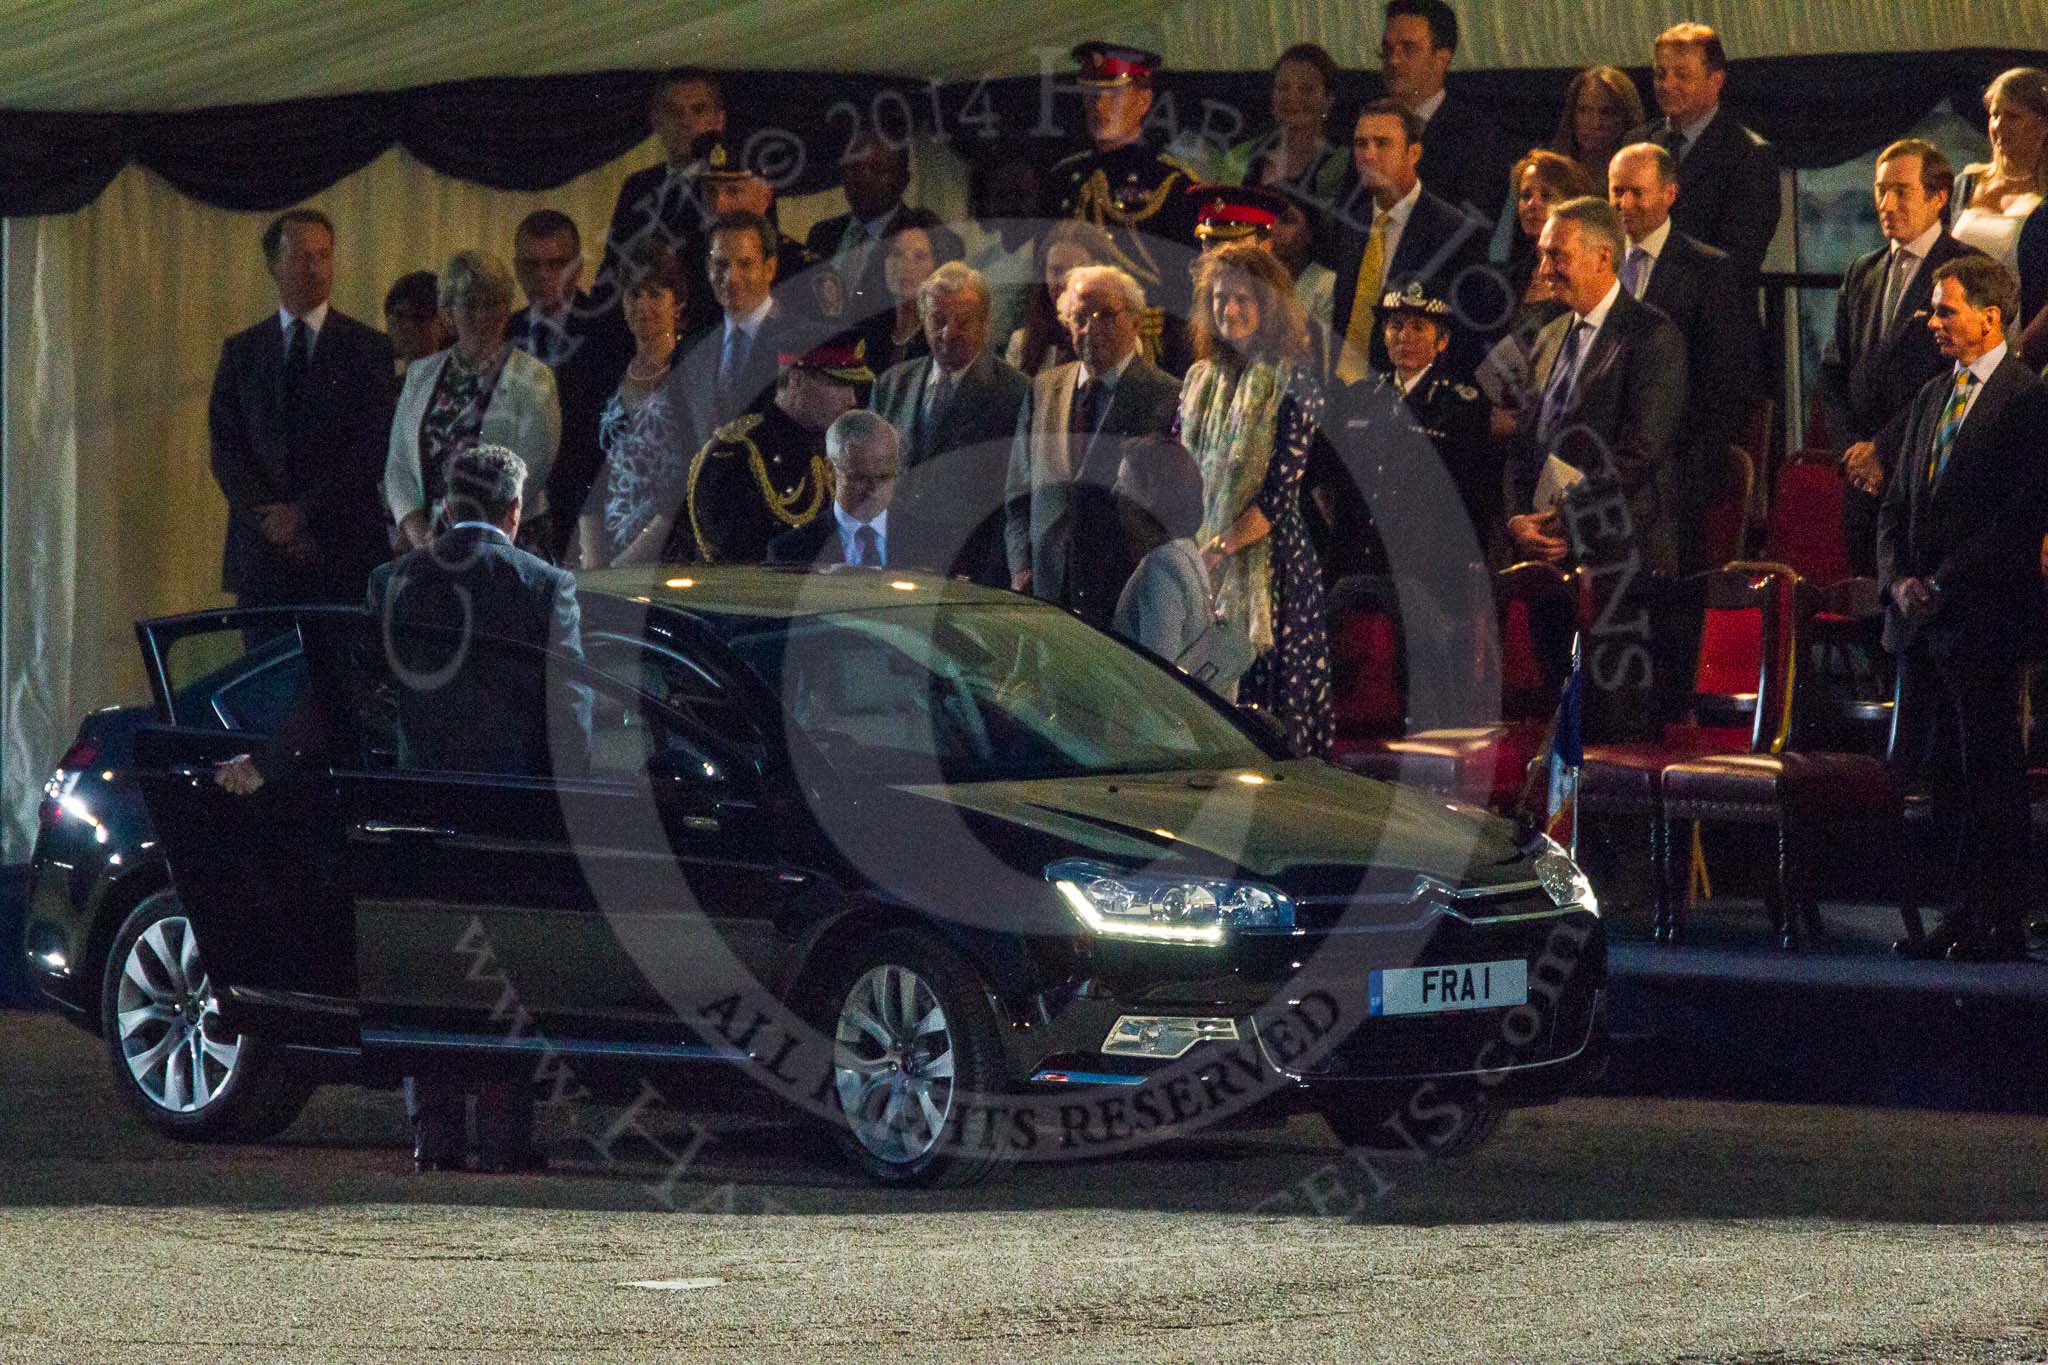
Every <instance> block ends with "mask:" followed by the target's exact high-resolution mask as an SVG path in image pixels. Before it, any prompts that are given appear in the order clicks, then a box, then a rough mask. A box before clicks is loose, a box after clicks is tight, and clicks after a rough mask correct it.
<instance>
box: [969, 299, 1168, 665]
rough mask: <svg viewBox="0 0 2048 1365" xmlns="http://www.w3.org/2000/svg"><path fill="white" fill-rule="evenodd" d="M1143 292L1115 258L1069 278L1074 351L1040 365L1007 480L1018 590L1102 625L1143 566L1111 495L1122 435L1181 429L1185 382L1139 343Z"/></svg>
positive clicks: (1063, 308)
mask: <svg viewBox="0 0 2048 1365" xmlns="http://www.w3.org/2000/svg"><path fill="white" fill-rule="evenodd" d="M1144 311H1145V293H1144V291H1143V290H1142V289H1140V288H1139V287H1138V282H1137V281H1136V280H1134V279H1132V278H1131V277H1130V275H1128V274H1126V273H1125V272H1124V271H1122V270H1119V269H1118V268H1117V267H1115V266H1107V265H1084V266H1079V267H1076V268H1075V270H1074V271H1073V272H1072V273H1071V274H1069V275H1068V276H1067V287H1066V289H1065V290H1064V291H1063V292H1062V293H1061V295H1060V300H1059V312H1060V318H1061V320H1062V321H1064V322H1065V323H1066V324H1067V331H1068V333H1069V334H1070V335H1071V336H1072V337H1073V340H1074V351H1075V354H1076V355H1077V357H1078V358H1077V359H1075V360H1071V361H1069V362H1067V363H1066V364H1064V365H1055V366H1052V367H1051V368H1049V369H1044V370H1040V371H1039V372H1038V374H1037V376H1036V377H1035V378H1033V379H1032V381H1031V391H1030V393H1029V394H1028V395H1027V396H1026V398H1025V400H1024V404H1023V406H1022V407H1021V408H1020V409H1019V410H1018V413H1017V432H1016V439H1015V440H1014V442H1013V443H1012V445H1011V448H1010V468H1009V473H1008V477H1007V479H1006V481H1005V484H1004V500H1005V502H1006V504H1007V506H1008V521H1007V525H1006V527H1005V530H1004V539H1005V541H1006V544H1007V551H1008V555H1009V563H1010V587H1011V588H1012V590H1014V591H1016V592H1028V593H1030V594H1031V595H1032V596H1034V597H1038V598H1042V599H1043V600H1045V601H1048V602H1054V603H1057V604H1059V605H1060V606H1063V607H1066V608H1068V609H1070V610H1072V611H1074V612H1077V613H1079V614H1080V616H1081V617H1082V618H1083V619H1085V620H1087V621H1088V622H1090V623H1091V624H1093V625H1095V626H1098V627H1100V628H1101V629H1103V630H1107V629H1109V623H1110V619H1111V618H1112V617H1113V616H1114V615H1115V614H1116V599H1117V595H1118V594H1119V593H1121V592H1122V591H1123V587H1124V583H1125V582H1126V581H1128V580H1129V578H1130V576H1131V571H1132V570H1133V569H1134V568H1136V567H1137V556H1136V555H1135V554H1134V553H1133V552H1132V549H1133V547H1132V546H1131V545H1130V543H1129V539H1128V536H1127V535H1126V533H1125V530H1124V526H1123V519H1122V517H1121V516H1120V515H1119V514H1118V511H1117V508H1116V504H1115V502H1114V500H1113V499H1112V498H1111V495H1110V489H1111V488H1112V487H1113V486H1114V485H1115V483H1116V471H1117V464H1118V462H1119V460H1120V458H1121V452H1120V450H1119V445H1118V442H1117V441H1116V439H1115V438H1116V437H1120V436H1158V435H1161V434H1163V433H1165V432H1168V431H1171V430H1172V428H1173V419H1174V414H1175V412H1176V411H1177V410H1178V408H1179V406H1180V384H1179V382H1178V381H1176V380H1175V379H1174V378H1173V377H1172V376H1171V375H1169V374H1167V373H1166V372H1165V371H1163V370H1161V369H1160V368H1159V367H1158V366H1157V365H1154V364H1153V363H1152V362H1151V361H1149V360H1147V359H1145V357H1144V356H1143V355H1142V354H1140V352H1139V350H1138V327H1139V323H1140V320H1141V318H1142V317H1143V315H1144Z"/></svg>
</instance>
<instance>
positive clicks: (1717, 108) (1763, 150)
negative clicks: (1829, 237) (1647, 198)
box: [1628, 23, 1781, 289]
mask: <svg viewBox="0 0 2048 1365" xmlns="http://www.w3.org/2000/svg"><path fill="white" fill-rule="evenodd" d="M1654 62H1655V86H1656V95H1657V107H1658V108H1659V109H1661V110H1663V112H1664V117H1663V118H1661V119H1657V120H1653V121H1652V122H1650V123H1646V124H1644V125H1643V126H1642V127H1640V128H1638V129H1636V130H1635V131H1634V132H1632V133H1630V134H1629V136H1628V141H1630V142H1654V143H1656V144H1657V145H1658V146H1660V147H1662V148H1663V149H1664V150H1665V151H1667V152H1670V153H1671V158H1672V160H1674V161H1676V162H1677V163H1678V204H1677V206H1676V207H1675V208H1673V209H1672V211H1671V216H1672V218H1673V219H1674V220H1675V221H1676V222H1677V224H1678V227H1679V230H1680V231H1681V232H1684V233H1685V234H1686V235H1688V236H1690V237H1697V238H1698V239H1699V240H1700V241H1702V242H1705V243H1706V244H1707V245H1708V246H1713V247H1719V248H1720V249H1721V250H1723V251H1725V252H1727V253H1728V254H1729V256H1731V257H1733V258H1734V261H1735V271H1736V275H1737V278H1738V279H1739V280H1740V282H1741V284H1742V286H1743V287H1744V288H1745V289H1750V288H1754V287H1755V285H1756V282H1757V275H1758V273H1759V272H1760V271H1761V270H1762V269H1763V263H1764V252H1766V251H1768V250H1769V249H1770V245H1771V238H1772V237H1774V236H1776V235H1777V232H1778V215H1779V211H1780V208H1781V203H1780V199H1779V189H1778V154H1777V152H1776V151H1774V150H1772V147H1771V144H1770V143H1768V142H1766V141H1764V140H1763V138H1761V137H1759V136H1758V135H1757V134H1756V133H1753V132H1751V131H1750V130H1749V129H1747V128H1745V127H1743V126H1742V125H1741V124H1740V123H1737V122H1736V121H1735V117H1734V116H1733V115H1732V114H1725V113H1723V112H1722V110H1721V86H1722V85H1723V84H1724V83H1725V82H1726V81H1727V79H1728V54H1727V52H1726V50H1725V49H1723V48H1722V46H1721V35H1720V34H1718V33H1716V32H1714V30H1713V29H1711V28H1708V27H1707V26H1706V25H1705V24H1690V23H1687V24H1673V25H1672V26H1671V27H1670V28H1667V29H1665V30H1664V31H1663V32H1662V33H1660V34H1658V35H1657V44H1656V48H1655V55H1654Z"/></svg>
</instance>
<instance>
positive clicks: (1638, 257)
mask: <svg viewBox="0 0 2048 1365" xmlns="http://www.w3.org/2000/svg"><path fill="white" fill-rule="evenodd" d="M1679 197H1681V196H1680V195H1679V190H1678V177H1677V168H1676V166H1674V165H1673V163H1672V160H1671V154H1670V153H1669V152H1667V151H1665V150H1664V149H1663V148H1662V147H1659V146H1658V145H1657V144H1656V143H1654V142H1638V143H1635V144H1633V145H1631V146H1627V147H1624V148H1622V149H1621V150H1620V151H1619V152H1616V153H1615V154H1614V160H1613V161H1612V162H1611V163H1610V164H1609V166H1608V170H1607V200H1608V202H1609V203H1611V204H1613V205H1614V209H1615V212H1616V213H1618V214H1619V215H1620V216H1621V227H1622V231H1623V232H1624V233H1625V234H1626V235H1627V238H1628V246H1627V249H1626V251H1624V252H1623V254H1622V261H1621V272H1620V275H1621V287H1622V289H1623V290H1624V291H1626V292H1627V293H1628V294H1630V295H1631V296H1633V297H1635V298H1637V299H1640V300H1642V301H1643V302H1644V303H1647V304H1649V305H1651V306H1652V307H1654V308H1656V309H1657V310H1658V311H1659V312H1661V313H1663V314H1664V316H1666V317H1668V318H1670V319H1671V321H1672V322H1674V323H1675V324H1677V326H1678V330H1679V332H1680V333H1681V334H1682V335H1683V336H1684V337H1685V356H1686V385H1685V395H1686V397H1685V416H1684V419H1683V427H1682V430H1683V435H1682V436H1681V437H1680V439H1679V448H1680V453H1679V456H1678V461H1677V465H1676V468H1675V470H1674V474H1675V478H1674V480H1673V493H1674V495H1675V499H1674V502H1673V505H1672V508H1671V512H1672V518H1673V520H1672V527H1673V531H1674V532H1675V535H1674V540H1675V542H1676V545H1675V549H1676V551H1677V555H1678V563H1677V568H1678V571H1679V572H1680V573H1695V572H1697V571H1698V570H1701V569H1705V568H1709V567H1712V566H1710V565H1709V564H1708V563H1707V559H1708V555H1707V544H1706V539H1705V536H1704V534H1703V532H1704V529H1705V517H1706V511H1707V508H1708V507H1709V506H1710V505H1711V504H1712V503H1713V502H1714V500H1715V499H1716V498H1718V497H1720V496H1722V495H1723V494H1725V493H1726V492H1727V491H1728V480H1727V479H1726V478H1725V477H1724V476H1725V471H1726V470H1727V466H1728V448H1729V447H1730V446H1731V445H1733V444H1735V442H1736V441H1737V440H1739V439H1740V438H1741V435H1742V425H1743V422H1744V420H1745V419H1746V418H1747V416H1748V414H1749V408H1750V404H1751V403H1752V402H1753V401H1754V400H1755V397H1756V393H1757V388H1758V384H1759V381H1760V379H1761V377H1762V353H1763V337H1762V334H1761V332H1760V331H1759V330H1758V327H1757V321H1756V308H1755V307H1754V305H1753V304H1752V303H1750V302H1748V301H1746V300H1745V298H1744V295H1743V292H1742V289H1741V286H1740V285H1738V284H1737V282H1736V279H1735V265H1734V262H1733V261H1731V260H1730V259H1729V257H1728V253H1726V252H1725V251H1719V250H1716V249H1715V248H1713V247H1710V246H1708V245H1707V244H1706V243H1704V242H1701V241H1699V240H1697V239H1696V238H1693V237H1689V236H1687V235H1686V234H1685V233H1683V232H1681V231H1679V230H1678V226H1677V224H1676V223H1674V222H1673V221H1672V217H1671V213H1672V205H1673V201H1674V200H1676V199H1678V198H1679Z"/></svg>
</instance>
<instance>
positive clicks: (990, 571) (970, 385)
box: [868, 261, 1031, 588]
mask: <svg viewBox="0 0 2048 1365" xmlns="http://www.w3.org/2000/svg"><path fill="white" fill-rule="evenodd" d="M917 311H918V316H919V318H920V319H921V320H922V321H923V324H924V337H925V344H926V346H927V347H928V348H929V349H930V354H929V355H922V356H918V357H916V358H914V359H911V360H906V361H904V362H902V363H901V364H899V365H892V366H890V367H889V368H888V369H887V370H885V371H883V372H882V376H881V378H880V379H878V380H876V381H875V392H874V397H873V398H872V399H871V400H870V401H869V404H868V406H869V407H870V408H872V409H873V410H874V411H875V412H876V413H878V414H880V415H881V416H882V417H884V418H886V419H887V420H888V421H889V423H890V424H891V425H892V426H894V427H895V428H896V431H897V432H898V433H899V434H900V435H901V436H902V438H903V484H902V487H901V488H900V489H899V491H898V493H897V498H896V501H897V505H898V506H899V507H901V508H903V509H905V510H907V511H908V512H910V513H911V514H912V515H914V516H915V517H916V518H917V519H918V520H919V521H920V522H921V523H922V524H923V526H924V527H925V529H926V531H928V532H929V533H930V534H931V535H932V537H933V540H932V542H931V548H932V551H933V553H934V554H935V555H937V556H938V557H939V559H940V561H941V564H942V567H945V568H946V569H948V570H949V571H950V572H952V573H955V574H959V575H961V576H963V577H967V578H972V579H973V580H974V581H976V582H977V583H983V584H986V585H987V586H989V587H992V588H1004V587H1008V586H1009V585H1010V572H1009V566H1008V564H1007V563H1006V561H1005V557H1004V552H1003V521H1004V510H1003V499H1004V481H1005V479H1006V477H1007V471H1008V468H1009V462H1010V441H1011V438H1012V437H1013V436H1014V435H1015V433H1016V430H1017V413H1018V411H1019V410H1020V409H1021V408H1022V407H1023V406H1024V396H1025V394H1026V393H1027V392H1028V391H1029V390H1030V388H1031V381H1030V380H1029V379H1027V378H1025V377H1024V375H1023V373H1022V372H1021V371H1019V370H1018V369H1017V368H1016V367H1015V366H1012V365H1008V364H1005V363H1004V362H1003V361H1002V360H1000V359H998V358H997V357H996V356H995V354H994V353H993V352H991V351H990V350H989V348H988V336H989V288H988V282H987V281H986V280H984V279H983V278H982V275H981V272H980V271H978V270H975V269H973V268H972V267H970V266H966V265H962V264H961V263H960V262H958V261H949V262H947V263H946V264H945V265H942V266H940V267H939V268H938V269H937V270H935V271H933V272H932V273H931V275H930V277H929V278H927V279H926V280H925V282H924V283H923V284H921V285H919V286H918V290H917Z"/></svg>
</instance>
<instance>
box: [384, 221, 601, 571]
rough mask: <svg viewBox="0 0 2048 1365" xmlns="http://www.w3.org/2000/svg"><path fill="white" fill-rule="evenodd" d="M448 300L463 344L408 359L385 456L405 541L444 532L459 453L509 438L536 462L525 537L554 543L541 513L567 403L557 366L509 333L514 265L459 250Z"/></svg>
mask: <svg viewBox="0 0 2048 1365" xmlns="http://www.w3.org/2000/svg"><path fill="white" fill-rule="evenodd" d="M440 303H441V311H442V312H443V313H444V314H446V315H447V316H448V319H449V321H450V323H451V324H452V325H453V326H454V328H455V344H454V345H453V346H450V347H449V348H448V349H447V350H445V351H436V352H435V353H434V354H432V355H430V356H424V357H422V358H420V359H418V360H415V361H414V362H413V363H412V364H411V365H410V366H409V367H407V369H406V372H405V391H404V392H403V393H401V394H400V395H399V398H398V414H397V416H396V417H394V418H393V419H392V422H391V449H390V453H389V455H387V456H386V458H385V461H384V499H385V502H386V503H387V504H388V505H389V506H390V508H391V518H392V520H393V521H394V522H396V523H397V525H398V529H399V532H400V533H401V536H402V539H403V543H402V544H401V545H400V546H399V548H401V549H411V548H416V547H418V546H421V545H425V544H426V543H427V542H428V541H430V540H432V539H433V538H434V532H435V522H436V521H437V520H439V517H440V508H441V497H442V493H443V491H444V489H445V487H446V470H447V468H448V460H449V457H451V456H453V455H455V454H456V453H458V452H459V451H464V450H468V449H470V448H471V447H473V446H477V445H501V446H507V447H510V448H511V449H512V450H513V451H514V452H516V453H517V454H518V455H519V457H520V458H521V459H523V460H525V461H526V468H527V478H526V494H525V498H526V502H525V505H524V506H523V508H522V512H523V515H522V518H521V522H522V525H521V531H520V536H519V539H520V542H521V544H527V543H528V542H529V539H531V542H532V543H533V544H542V543H545V541H546V537H545V536H544V535H541V534H540V531H541V530H542V526H541V522H542V519H543V518H544V517H546V515H547V511H548V507H547V486H548V469H549V467H550V466H552V465H553V464H554V461H555V447H556V446H557V445H558V444H559V443H560V441H561V437H562V410H561V406H560V404H559V403H558V402H557V401H556V398H555V376H554V372H553V371H551V370H550V369H548V367H547V366H546V365H544V364H542V363H541V362H540V361H538V360H535V359H534V358H533V357H532V356H530V355H528V354H527V353H526V352H524V351H522V350H519V349H517V348H515V347H513V346H511V345H508V344H507V343H506V341H505V324H506V322H507V321H508V320H509V319H510V318H511V316H512V272H511V270H509V269H508V268H507V267H506V265H505V263H504V262H503V261H501V260H499V259H498V258H497V257H495V256H492V255H490V254H489V253H488V252H483V251H458V252H456V253H455V254H454V255H453V256H451V257H450V258H449V259H448V264H447V265H445V266H443V267H442V269H441V278H440ZM529 527H530V528H532V536H531V537H529V533H528V529H527V528H529Z"/></svg>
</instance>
